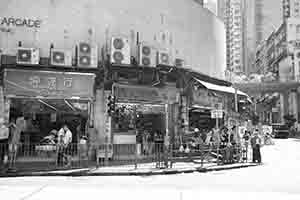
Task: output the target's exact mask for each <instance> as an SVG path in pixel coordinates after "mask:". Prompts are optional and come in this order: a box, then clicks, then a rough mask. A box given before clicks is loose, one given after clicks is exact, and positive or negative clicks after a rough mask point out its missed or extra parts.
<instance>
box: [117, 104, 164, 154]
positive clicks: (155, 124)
mask: <svg viewBox="0 0 300 200" xmlns="http://www.w3.org/2000/svg"><path fill="white" fill-rule="evenodd" d="M165 121H166V117H165V107H164V105H153V104H149V105H148V104H129V103H118V104H117V106H116V113H115V115H114V117H113V120H112V133H113V137H114V138H117V137H118V136H120V135H132V137H133V141H132V142H131V144H142V145H144V143H146V142H149V143H150V142H163V138H164V135H165V132H166V122H165ZM126 142H127V144H128V141H126ZM116 143H119V144H122V143H123V141H117V142H116ZM133 152H134V151H133ZM133 152H132V153H133ZM119 153H122V154H125V153H126V152H124V151H123V152H119ZM127 154H130V152H127Z"/></svg>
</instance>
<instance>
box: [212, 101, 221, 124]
mask: <svg viewBox="0 0 300 200" xmlns="http://www.w3.org/2000/svg"><path fill="white" fill-rule="evenodd" d="M222 107H223V105H222V103H217V104H215V105H214V110H212V111H211V118H212V119H216V128H217V129H218V128H219V119H221V118H223V110H222Z"/></svg>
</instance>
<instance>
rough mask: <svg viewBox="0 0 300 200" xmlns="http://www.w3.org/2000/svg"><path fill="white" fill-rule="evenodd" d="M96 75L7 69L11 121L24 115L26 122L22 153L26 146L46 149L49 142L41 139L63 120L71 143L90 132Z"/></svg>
mask: <svg viewBox="0 0 300 200" xmlns="http://www.w3.org/2000/svg"><path fill="white" fill-rule="evenodd" d="M94 78H95V75H94V74H92V73H73V72H57V71H35V70H20V69H5V70H4V91H3V93H4V101H5V102H6V105H8V109H7V112H8V113H6V114H7V115H8V116H9V117H8V119H9V122H14V121H15V120H16V119H17V118H19V117H24V120H25V124H26V125H25V129H24V130H23V132H22V133H21V139H20V143H21V144H22V145H24V148H22V149H21V150H20V152H21V153H23V152H22V151H25V147H28V148H30V149H31V151H34V150H37V149H39V150H45V151H47V149H43V148H42V147H43V145H48V144H47V143H44V142H42V141H44V138H45V137H46V136H49V135H51V134H53V133H54V132H55V131H54V130H56V131H58V130H59V129H60V128H61V127H62V126H63V125H64V124H66V125H68V127H69V129H70V130H71V132H72V136H73V139H72V143H75V144H76V143H77V142H78V141H79V138H80V137H81V136H83V135H87V134H88V128H89V127H91V126H93V123H94V122H93V119H94V116H93V115H94V112H93V102H94ZM53 131H54V132H53ZM54 141H55V140H54Z"/></svg>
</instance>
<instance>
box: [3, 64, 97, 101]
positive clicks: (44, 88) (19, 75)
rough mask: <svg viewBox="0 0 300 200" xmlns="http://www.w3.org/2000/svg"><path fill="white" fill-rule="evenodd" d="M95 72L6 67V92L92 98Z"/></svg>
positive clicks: (20, 94)
mask: <svg viewBox="0 0 300 200" xmlns="http://www.w3.org/2000/svg"><path fill="white" fill-rule="evenodd" d="M94 77H95V75H94V74H87V73H70V72H52V71H51V72H50V71H33V70H16V69H6V70H5V72H4V94H5V95H13V96H26V97H36V96H42V97H55V98H59V99H62V98H72V97H76V98H91V97H93V88H94Z"/></svg>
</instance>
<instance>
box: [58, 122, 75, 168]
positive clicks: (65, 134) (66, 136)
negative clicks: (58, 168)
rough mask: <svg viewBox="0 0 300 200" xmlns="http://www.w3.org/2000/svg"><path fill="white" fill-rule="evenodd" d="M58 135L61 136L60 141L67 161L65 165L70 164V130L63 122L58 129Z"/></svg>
mask: <svg viewBox="0 0 300 200" xmlns="http://www.w3.org/2000/svg"><path fill="white" fill-rule="evenodd" d="M58 136H59V137H62V140H63V141H62V142H63V145H64V157H65V159H66V161H67V166H70V165H71V157H70V154H71V150H72V147H71V143H72V132H71V131H70V129H69V128H68V126H67V125H66V124H65V125H63V127H62V128H61V129H60V130H59V131H58Z"/></svg>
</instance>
